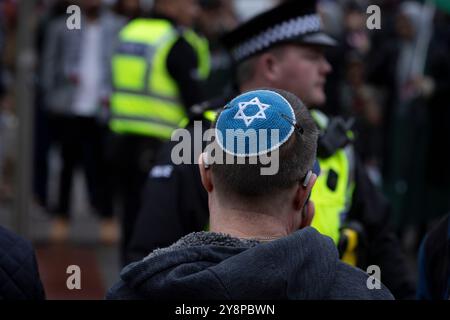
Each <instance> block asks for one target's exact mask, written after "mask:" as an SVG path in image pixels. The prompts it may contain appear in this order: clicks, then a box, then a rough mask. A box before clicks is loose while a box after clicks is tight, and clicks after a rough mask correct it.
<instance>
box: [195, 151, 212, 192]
mask: <svg viewBox="0 0 450 320" xmlns="http://www.w3.org/2000/svg"><path fill="white" fill-rule="evenodd" d="M205 156H206V154H205V153H200V155H199V158H198V168H199V170H200V177H201V179H202V184H203V187H204V188H205V189H206V191H208V192H211V191H212V190H213V189H214V187H213V184H212V179H211V171H210V170H209V166H208V164H206V163H205V161H204V158H203V157H205Z"/></svg>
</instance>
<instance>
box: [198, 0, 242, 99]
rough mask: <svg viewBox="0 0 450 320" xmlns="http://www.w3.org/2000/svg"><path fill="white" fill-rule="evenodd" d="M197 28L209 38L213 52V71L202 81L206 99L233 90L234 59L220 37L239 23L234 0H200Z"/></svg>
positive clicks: (211, 51)
mask: <svg viewBox="0 0 450 320" xmlns="http://www.w3.org/2000/svg"><path fill="white" fill-rule="evenodd" d="M200 8H201V10H200V14H199V18H198V23H197V25H196V26H197V28H198V30H199V31H200V32H201V33H202V34H203V35H204V36H205V37H206V38H207V39H208V42H209V47H210V53H211V71H210V75H209V77H208V78H207V79H206V80H205V81H204V82H203V83H202V85H203V88H204V89H203V91H204V92H205V96H204V97H205V99H212V98H214V97H217V96H219V95H223V94H224V93H225V91H226V90H229V91H231V90H232V89H231V86H232V83H231V79H232V75H233V69H232V67H233V66H232V61H231V59H230V57H229V55H228V53H227V52H226V50H225V48H223V46H222V44H221V43H220V41H219V39H220V37H221V36H222V35H223V34H225V33H226V32H228V31H230V30H231V29H233V28H235V27H236V25H237V24H238V18H237V14H236V12H235V9H234V6H233V2H232V1H228V0H200Z"/></svg>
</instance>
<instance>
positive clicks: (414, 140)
mask: <svg viewBox="0 0 450 320" xmlns="http://www.w3.org/2000/svg"><path fill="white" fill-rule="evenodd" d="M438 10H440V8H439V7H438ZM432 14H433V10H431V9H430V7H429V6H428V5H426V4H425V5H423V4H421V3H418V2H415V1H405V2H403V3H401V4H400V5H399V8H398V13H397V15H396V20H395V22H396V23H395V37H394V38H392V39H388V40H385V41H384V42H383V43H381V44H382V45H381V46H380V47H377V48H374V50H372V52H371V54H370V55H369V58H368V61H370V63H369V64H367V70H368V76H369V80H370V83H372V84H374V85H376V86H377V87H378V88H380V89H383V90H384V93H385V95H386V103H385V108H384V117H383V123H384V126H383V145H384V146H385V147H384V152H383V164H382V169H383V177H384V179H383V180H384V187H385V190H386V193H387V195H388V196H389V198H390V200H391V202H392V204H393V213H394V214H393V217H394V218H395V222H396V225H397V227H398V229H399V231H400V232H401V233H402V234H404V233H405V231H407V229H408V227H410V228H412V230H415V232H416V242H415V243H414V245H413V246H414V247H415V248H414V249H417V247H418V245H419V241H420V240H421V239H422V238H423V235H424V233H425V231H426V224H427V223H428V222H429V221H431V220H432V219H434V218H436V217H439V216H441V215H443V214H445V213H446V212H448V210H449V209H450V202H449V200H448V199H449V197H448V195H449V194H450V182H449V181H450V170H449V168H448V165H447V164H448V162H449V161H450V152H449V150H450V131H449V125H448V123H449V121H450V114H449V109H448V107H447V106H448V105H449V103H450V99H449V95H448V92H449V90H450V64H449V59H448V52H449V45H448V41H449V33H448V22H447V24H445V23H444V25H443V26H442V25H441V26H440V27H439V28H437V27H435V25H434V24H435V22H434V21H433V15H432ZM438 14H442V13H439V11H438ZM443 30H447V31H443ZM436 168H439V169H438V170H439V174H436V172H435V170H436Z"/></svg>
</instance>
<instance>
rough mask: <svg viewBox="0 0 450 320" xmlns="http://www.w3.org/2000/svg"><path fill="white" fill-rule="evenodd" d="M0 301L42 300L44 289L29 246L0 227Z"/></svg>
mask: <svg viewBox="0 0 450 320" xmlns="http://www.w3.org/2000/svg"><path fill="white" fill-rule="evenodd" d="M0 299H7V300H42V299H45V292H44V287H43V286H42V283H41V280H40V278H39V270H38V265H37V262H36V256H35V254H34V251H33V248H32V246H31V244H30V243H29V242H28V241H27V240H25V239H22V238H21V237H19V236H17V235H16V234H14V233H12V232H11V231H8V230H6V229H5V228H3V227H1V226H0Z"/></svg>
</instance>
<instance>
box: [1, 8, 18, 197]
mask: <svg viewBox="0 0 450 320" xmlns="http://www.w3.org/2000/svg"><path fill="white" fill-rule="evenodd" d="M16 29H17V3H16V2H15V1H11V0H6V1H1V2H0V200H12V198H13V196H14V173H15V163H16V150H15V145H16V137H17V116H16V110H15V107H14V101H15V94H14V87H13V83H14V70H15V54H16V49H15V43H16V41H15V40H16Z"/></svg>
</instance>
